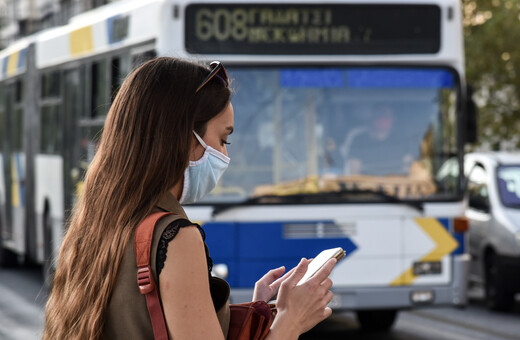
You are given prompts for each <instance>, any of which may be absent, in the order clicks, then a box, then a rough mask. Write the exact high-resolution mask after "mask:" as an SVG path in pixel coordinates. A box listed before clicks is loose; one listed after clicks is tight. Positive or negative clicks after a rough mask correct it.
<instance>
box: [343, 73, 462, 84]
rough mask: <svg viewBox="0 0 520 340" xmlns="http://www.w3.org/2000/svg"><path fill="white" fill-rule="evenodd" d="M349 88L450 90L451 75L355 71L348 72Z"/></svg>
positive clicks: (453, 81) (452, 80)
mask: <svg viewBox="0 0 520 340" xmlns="http://www.w3.org/2000/svg"><path fill="white" fill-rule="evenodd" d="M347 76H348V81H347V83H348V87H351V88H452V87H453V86H454V85H455V79H454V78H453V75H452V74H451V73H450V72H449V71H446V70H427V69H423V70H421V69H418V70H409V69H407V70H398V69H376V70H374V69H355V70H349V71H348V75H347Z"/></svg>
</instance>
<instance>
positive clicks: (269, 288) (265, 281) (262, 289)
mask: <svg viewBox="0 0 520 340" xmlns="http://www.w3.org/2000/svg"><path fill="white" fill-rule="evenodd" d="M294 269H295V268H293V269H291V270H290V271H289V272H287V273H285V275H284V276H282V274H283V273H284V272H285V267H284V266H282V267H279V268H276V269H271V270H270V271H268V272H267V274H265V275H264V276H262V278H261V279H260V280H258V281H256V283H255V290H254V292H253V301H265V302H269V301H270V300H272V299H273V298H274V297H275V296H276V294H278V289H280V285H281V284H282V282H284V281H285V279H287V277H289V275H291V274H292V272H293V271H294Z"/></svg>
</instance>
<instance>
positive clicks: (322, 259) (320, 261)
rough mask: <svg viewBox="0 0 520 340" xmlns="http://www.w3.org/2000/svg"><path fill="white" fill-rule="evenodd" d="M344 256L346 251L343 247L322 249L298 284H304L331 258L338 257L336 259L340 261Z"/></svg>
mask: <svg viewBox="0 0 520 340" xmlns="http://www.w3.org/2000/svg"><path fill="white" fill-rule="evenodd" d="M344 256H345V251H344V250H343V248H341V247H338V248H332V249H326V250H324V251H322V252H321V253H319V254H318V256H316V257H315V258H314V259H313V260H312V262H311V263H309V267H308V268H307V272H306V273H305V275H304V276H303V277H302V279H301V280H300V282H298V284H297V286H299V285H301V284H303V283H304V282H305V281H307V280H308V279H310V278H311V277H312V276H313V275H314V274H315V273H316V272H317V271H318V270H320V268H321V267H323V265H324V264H325V263H327V261H328V260H330V259H331V258H336V260H338V261H339V260H341V259H342V258H343V257H344Z"/></svg>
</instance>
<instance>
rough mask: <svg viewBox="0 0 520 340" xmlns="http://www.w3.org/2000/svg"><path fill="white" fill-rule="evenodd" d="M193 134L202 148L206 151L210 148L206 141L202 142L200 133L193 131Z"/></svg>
mask: <svg viewBox="0 0 520 340" xmlns="http://www.w3.org/2000/svg"><path fill="white" fill-rule="evenodd" d="M192 132H193V134H194V135H195V137H196V138H197V140H198V141H199V143H200V145H202V147H203V148H204V149H207V148H208V145H207V144H206V143H204V141H203V140H202V137H200V136H199V135H198V133H196V132H195V130H192Z"/></svg>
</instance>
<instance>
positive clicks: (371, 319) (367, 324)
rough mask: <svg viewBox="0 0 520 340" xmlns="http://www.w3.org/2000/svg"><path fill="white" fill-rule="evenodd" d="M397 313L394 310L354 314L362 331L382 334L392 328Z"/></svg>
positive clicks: (366, 311)
mask: <svg viewBox="0 0 520 340" xmlns="http://www.w3.org/2000/svg"><path fill="white" fill-rule="evenodd" d="M397 312H398V311H397V310H396V309H384V310H359V311H357V312H356V316H357V320H358V322H359V325H360V326H361V329H362V330H364V331H369V332H384V331H388V330H389V329H390V328H392V326H393V324H394V322H395V319H396V317H397Z"/></svg>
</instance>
